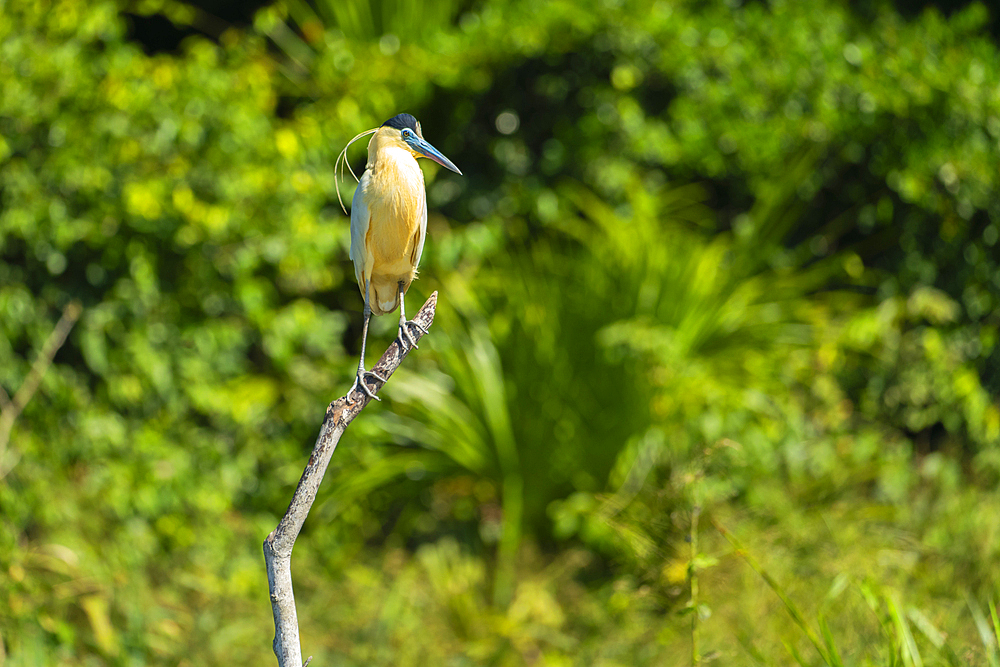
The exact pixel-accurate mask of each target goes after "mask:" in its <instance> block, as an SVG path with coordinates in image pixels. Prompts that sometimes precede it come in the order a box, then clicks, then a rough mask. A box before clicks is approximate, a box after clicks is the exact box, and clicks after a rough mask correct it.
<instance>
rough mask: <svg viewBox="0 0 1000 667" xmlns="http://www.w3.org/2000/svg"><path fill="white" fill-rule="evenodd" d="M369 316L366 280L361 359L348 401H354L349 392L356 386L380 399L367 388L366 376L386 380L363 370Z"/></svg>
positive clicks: (372, 396)
mask: <svg viewBox="0 0 1000 667" xmlns="http://www.w3.org/2000/svg"><path fill="white" fill-rule="evenodd" d="M371 318H372V308H371V306H370V305H368V281H367V280H366V281H365V326H364V330H363V331H362V333H361V359H360V360H359V361H358V375H357V377H355V378H354V385H353V386H352V387H351V390H350V391H348V392H347V402H348V403H353V402H354V401H352V400H351V394H352V393H353V392H354V390H355V389H358V388H360V389H361V391H363V392H365V394H367V395H368V396H370V397H371V398H374V399H375V400H376V401H381V400H382V399H381V398H379V397H378V396H376V395H375V393H374V392H373V391H372V390H371V389H369V388H368V385H367V383H365V377H366V376H367V377H372V378H375V379H376V380H378V381H379V382H381V383H383V384H385V381H386V380H385V378H384V377H382V376H381V375H379V374H378V373H376V372H374V371H366V370H365V343H367V342H368V320H370V319H371Z"/></svg>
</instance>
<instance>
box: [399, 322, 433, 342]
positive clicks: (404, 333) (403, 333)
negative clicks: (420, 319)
mask: <svg viewBox="0 0 1000 667" xmlns="http://www.w3.org/2000/svg"><path fill="white" fill-rule="evenodd" d="M407 327H414V328H416V330H417V331H419V332H420V333H422V334H424V335H426V334H427V329H426V328H425V327H424V326H423V325H422V324H419V323H417V322H416V321H414V320H406V321H404V322H400V323H399V334H398V335H397V336H396V340H398V341H399V344H400V346H402V347H403V348H404V349H405V348H406V344H407V343H409V344H410V346H411V347H413V348H414V349H416V348H418V347H420V346H419V345H417V339H416V338H414V337H413V334H411V333H410V331H409V330H408V329H407Z"/></svg>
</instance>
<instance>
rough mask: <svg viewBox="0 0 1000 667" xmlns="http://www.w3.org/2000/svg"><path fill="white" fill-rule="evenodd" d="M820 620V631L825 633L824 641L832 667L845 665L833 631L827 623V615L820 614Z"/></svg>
mask: <svg viewBox="0 0 1000 667" xmlns="http://www.w3.org/2000/svg"><path fill="white" fill-rule="evenodd" d="M818 620H819V631H820V633H821V634H822V635H823V643H824V644H825V645H826V652H827V655H828V656H829V658H830V659H829V663H830V667H844V662H843V660H841V659H840V652H839V651H838V650H837V644H836V642H834V641H833V633H832V632H830V626H829V625H827V623H826V617H825V616H823V614H820V615H819V617H818Z"/></svg>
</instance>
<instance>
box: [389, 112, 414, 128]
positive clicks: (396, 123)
mask: <svg viewBox="0 0 1000 667" xmlns="http://www.w3.org/2000/svg"><path fill="white" fill-rule="evenodd" d="M386 125H388V126H389V127H394V128H396V129H397V130H402V129H403V128H404V127H408V128H410V129H411V130H413V131H414V132H418V130H417V119H416V118H414V117H413V116H411V115H410V114H408V113H401V114H396V115H395V116H393V117H392V118H390V119H389V120H387V121H385V122H384V123H382V127H385V126H386Z"/></svg>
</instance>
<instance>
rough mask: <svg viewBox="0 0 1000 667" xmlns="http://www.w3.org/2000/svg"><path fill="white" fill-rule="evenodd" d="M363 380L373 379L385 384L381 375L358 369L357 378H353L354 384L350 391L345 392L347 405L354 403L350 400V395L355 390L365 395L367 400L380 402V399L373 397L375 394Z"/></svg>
mask: <svg viewBox="0 0 1000 667" xmlns="http://www.w3.org/2000/svg"><path fill="white" fill-rule="evenodd" d="M365 378H374V379H376V380H378V381H379V382H381V383H382V384H385V383H386V379H385V378H384V377H382V376H381V375H379V374H378V373H376V372H375V371H366V370H365V369H363V368H359V369H358V375H357V377H355V378H354V384H353V385H352V386H351V389H350V391H348V392H347V402H348V403H353V402H354V401H352V400H351V394H353V393H354V390H355V389H360V390H361V391H363V392H364V393H365V394H367V395H368V397H369V398H374V399H375V400H376V401H381V400H382V399H381V398H379V397H378V396H376V395H375V392H373V391H372V390H371V389H369V388H368V383H367V382H365Z"/></svg>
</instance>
